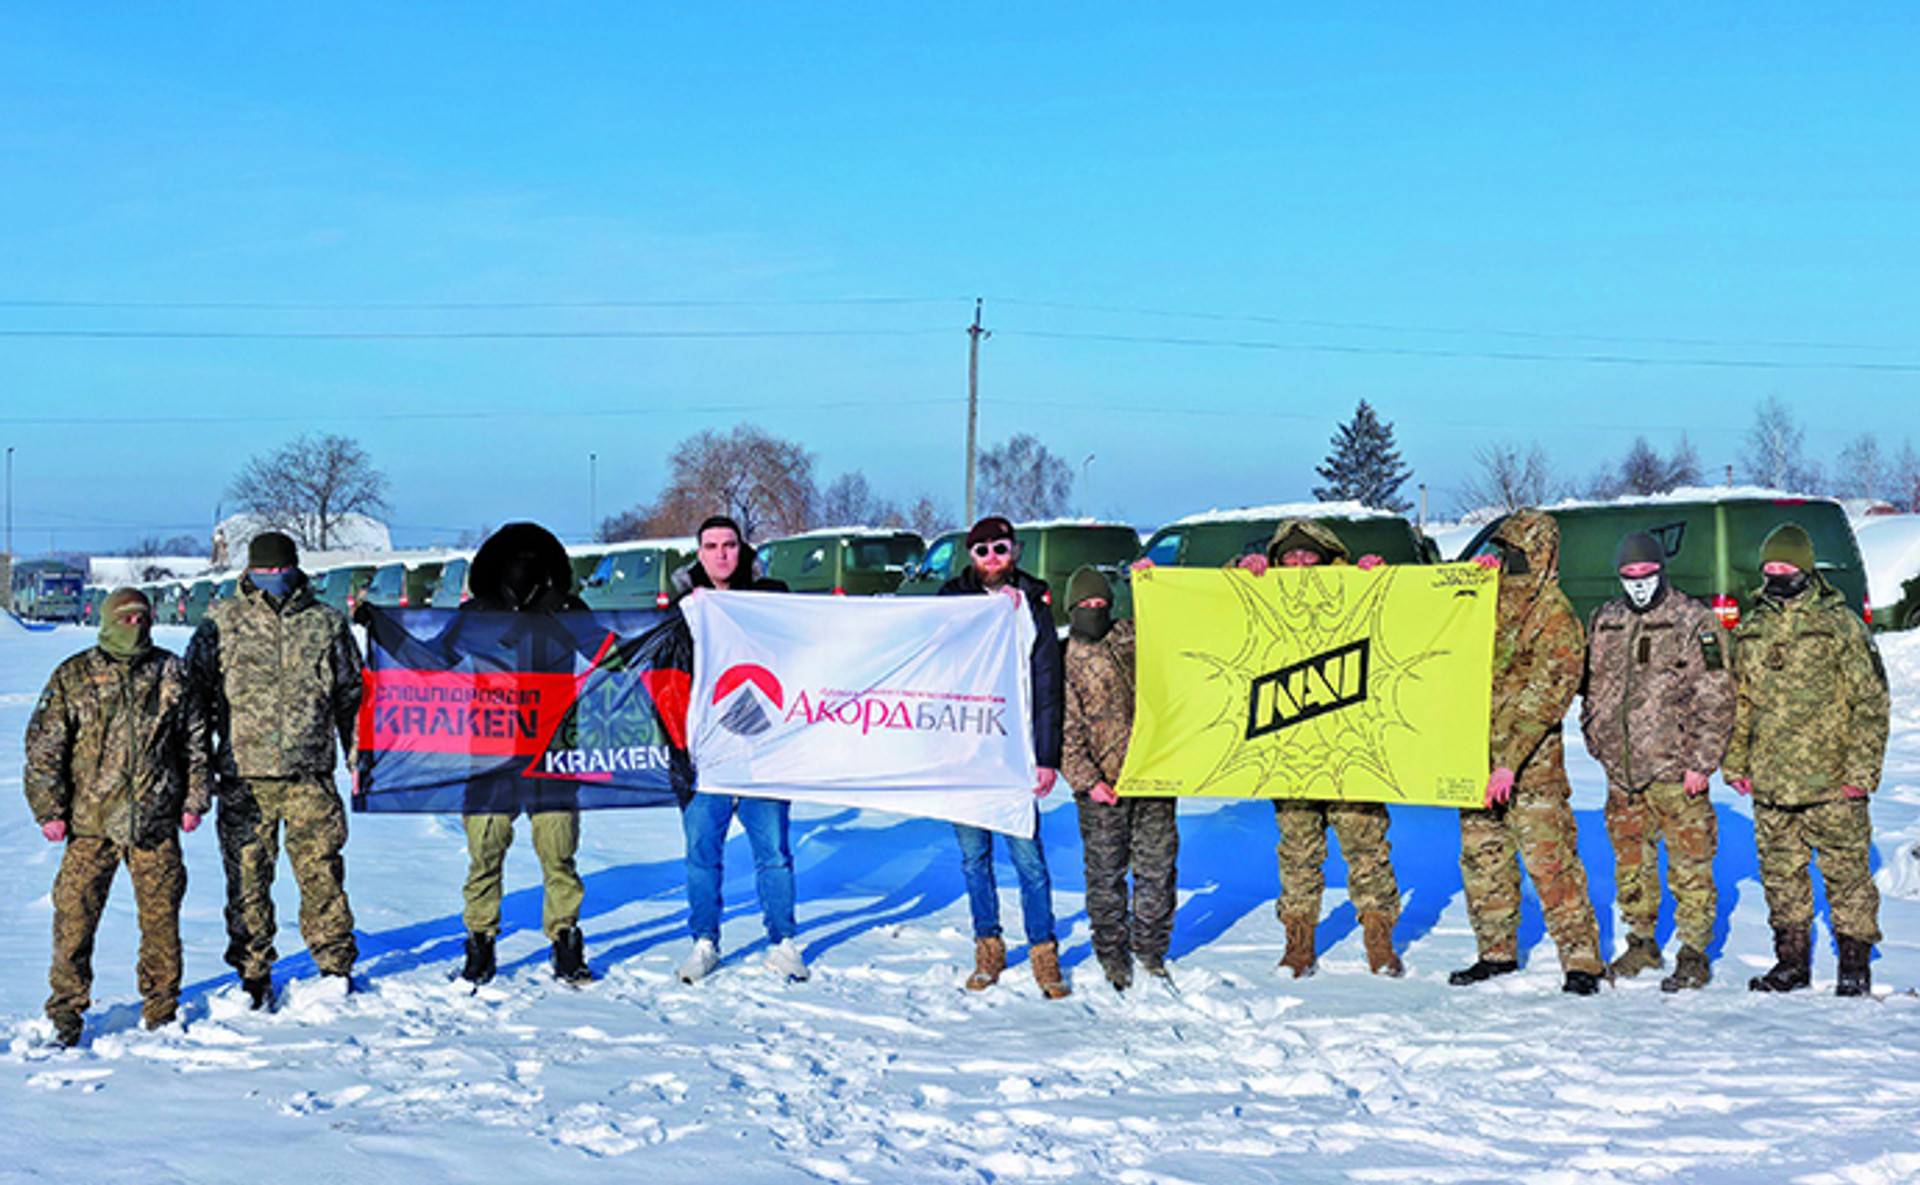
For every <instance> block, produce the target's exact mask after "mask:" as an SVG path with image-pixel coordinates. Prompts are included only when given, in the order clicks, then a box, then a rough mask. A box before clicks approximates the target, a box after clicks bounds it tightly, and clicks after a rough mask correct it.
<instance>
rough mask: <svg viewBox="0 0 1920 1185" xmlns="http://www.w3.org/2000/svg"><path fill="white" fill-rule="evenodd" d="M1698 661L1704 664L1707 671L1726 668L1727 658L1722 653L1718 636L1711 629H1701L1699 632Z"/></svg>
mask: <svg viewBox="0 0 1920 1185" xmlns="http://www.w3.org/2000/svg"><path fill="white" fill-rule="evenodd" d="M1700 660H1701V661H1702V662H1704V663H1705V664H1706V667H1707V669H1708V670H1709V671H1719V670H1724V669H1725V668H1726V665H1727V656H1726V654H1725V653H1723V652H1722V649H1721V646H1720V636H1719V635H1718V634H1716V633H1714V632H1713V631H1712V630H1711V629H1706V628H1703V629H1701V631H1700Z"/></svg>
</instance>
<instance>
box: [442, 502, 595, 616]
mask: <svg viewBox="0 0 1920 1185" xmlns="http://www.w3.org/2000/svg"><path fill="white" fill-rule="evenodd" d="M467 587H468V588H469V589H471V590H472V591H473V601H475V602H479V603H480V606H481V607H482V608H486V609H518V608H521V607H522V606H528V607H539V606H542V605H543V604H550V603H551V602H552V601H554V600H555V599H566V600H571V599H572V596H573V564H572V562H571V561H570V560H569V559H568V558H567V549H566V547H565V546H563V545H562V544H561V542H560V540H558V539H557V538H555V537H554V534H553V532H552V531H549V530H547V529H546V528H545V527H543V526H541V525H540V524H538V523H508V524H507V525H506V526H504V527H501V528H500V529H499V530H497V531H495V532H494V533H493V534H491V535H489V536H487V540H486V542H484V543H482V544H481V545H480V550H479V551H478V552H476V553H475V554H474V557H473V562H472V563H470V564H469V565H468V566H467Z"/></svg>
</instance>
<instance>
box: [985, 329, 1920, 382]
mask: <svg viewBox="0 0 1920 1185" xmlns="http://www.w3.org/2000/svg"><path fill="white" fill-rule="evenodd" d="M995 332H997V333H999V334H1000V335H1002V336H1004V337H1027V338H1040V339H1045V340H1049V341H1089V342H1106V343H1110V344H1117V345H1146V346H1180V347H1187V348H1199V349H1233V350H1262V351H1272V352H1276V353H1303V354H1341V355H1353V356H1361V357H1367V356H1380V357H1394V358H1444V359H1456V360H1470V361H1481V362H1575V363H1583V364H1588V365H1599V366H1643V367H1654V366H1681V367H1690V368H1705V369H1733V370H1783V371H1805V370H1850V371H1867V372H1875V373H1886V374H1920V363H1916V362H1844V361H1833V362H1781V361H1774V360H1769V359H1760V358H1652V357H1646V356H1641V355H1634V354H1550V353H1546V352H1542V351H1534V350H1449V349H1428V348H1423V347H1419V346H1348V345H1336V344H1334V343H1331V342H1272V341H1253V340H1244V339H1232V338H1201V337H1169V336H1153V335H1143V334H1127V333H1075V332H1070V331H1056V330H1040V329H1000V330H996V331H995Z"/></svg>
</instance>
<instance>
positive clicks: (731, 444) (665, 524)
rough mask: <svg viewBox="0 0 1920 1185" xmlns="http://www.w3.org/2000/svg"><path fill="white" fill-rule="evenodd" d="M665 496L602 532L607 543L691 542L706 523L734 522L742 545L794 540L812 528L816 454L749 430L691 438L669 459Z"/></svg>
mask: <svg viewBox="0 0 1920 1185" xmlns="http://www.w3.org/2000/svg"><path fill="white" fill-rule="evenodd" d="M669 463H670V465H671V467H672V468H671V472H670V473H669V474H668V477H667V485H666V488H665V489H663V490H661V491H660V496H659V497H658V498H656V499H654V500H653V501H652V502H650V503H644V504H642V505H640V506H636V507H634V508H633V509H632V510H629V511H626V512H624V513H622V514H617V515H614V516H613V517H612V518H609V519H607V520H606V521H605V522H603V523H602V524H601V525H600V532H601V535H602V537H603V538H606V539H608V540H617V539H639V538H652V537H658V536H672V535H691V534H692V533H693V532H694V529H695V528H696V527H698V526H699V525H700V523H701V521H702V520H703V519H705V518H707V517H708V516H709V515H714V514H726V515H731V516H732V517H733V519H734V521H735V522H738V523H739V524H740V529H741V530H742V531H745V532H746V534H747V538H749V539H760V538H763V537H766V536H768V535H774V536H778V535H791V534H795V533H798V532H800V531H804V530H806V529H807V528H808V527H809V526H811V525H812V524H813V510H814V504H815V502H816V500H817V498H818V495H817V493H816V491H815V490H814V486H813V454H811V453H809V452H807V451H806V450H805V449H803V448H801V447H800V446H799V445H798V444H796V443H794V442H793V441H790V440H782V439H780V438H779V437H777V436H771V435H769V434H768V433H767V432H765V431H764V430H763V429H761V428H759V427H757V426H755V425H753V424H739V425H736V426H735V427H734V429H733V431H732V432H729V433H727V434H725V435H722V434H720V433H718V432H714V431H712V430H711V429H709V430H708V431H705V432H701V433H699V434H698V435H696V436H691V437H688V438H687V439H686V440H683V441H681V442H680V443H679V444H677V445H675V446H674V447H673V451H672V453H670V454H669Z"/></svg>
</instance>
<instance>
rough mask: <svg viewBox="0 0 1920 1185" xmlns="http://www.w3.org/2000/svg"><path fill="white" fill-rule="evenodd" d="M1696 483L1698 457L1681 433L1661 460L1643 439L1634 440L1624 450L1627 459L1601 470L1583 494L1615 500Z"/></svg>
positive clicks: (1697, 479)
mask: <svg viewBox="0 0 1920 1185" xmlns="http://www.w3.org/2000/svg"><path fill="white" fill-rule="evenodd" d="M1699 480H1700V455H1699V454H1698V453H1696V452H1695V451H1694V449H1693V442H1692V441H1690V440H1688V439H1687V437H1686V435H1685V434H1684V433H1683V434H1682V435H1681V437H1680V443H1679V444H1677V445H1675V446H1674V448H1673V453H1672V455H1670V456H1666V457H1662V456H1661V455H1660V450H1659V449H1657V448H1654V447H1653V446H1652V445H1651V444H1648V443H1647V438H1646V437H1644V436H1636V437H1634V438H1633V443H1632V444H1631V445H1629V446H1627V455H1626V456H1624V457H1622V458H1621V459H1620V461H1619V463H1618V464H1609V465H1604V466H1602V467H1601V469H1600V472H1599V473H1598V474H1596V475H1595V476H1594V478H1593V480H1592V481H1591V482H1589V483H1588V486H1587V493H1588V496H1589V497H1594V498H1617V497H1619V496H1620V495H1622V494H1638V495H1642V496H1644V495H1648V494H1664V493H1666V492H1667V491H1669V490H1675V489H1678V488H1680V487H1681V486H1684V485H1693V484H1695V483H1696V482H1698V481H1699Z"/></svg>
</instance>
